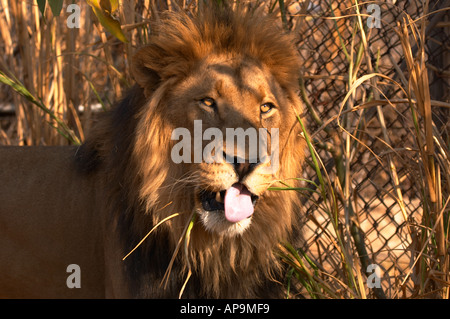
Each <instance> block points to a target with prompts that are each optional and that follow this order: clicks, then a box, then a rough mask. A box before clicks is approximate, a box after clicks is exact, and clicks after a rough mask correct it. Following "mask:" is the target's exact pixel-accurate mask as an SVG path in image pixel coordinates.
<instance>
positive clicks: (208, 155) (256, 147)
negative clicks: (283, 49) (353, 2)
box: [165, 56, 295, 236]
mask: <svg viewBox="0 0 450 319" xmlns="http://www.w3.org/2000/svg"><path fill="white" fill-rule="evenodd" d="M172 92H176V93H175V94H174V93H172V94H169V95H168V97H167V100H166V101H165V102H166V103H167V105H168V106H169V107H167V108H166V110H167V112H168V114H166V115H167V118H168V119H170V122H171V125H172V126H173V127H175V128H183V129H186V128H187V129H188V130H189V132H190V137H191V138H190V140H188V142H187V143H190V145H187V146H189V147H186V148H185V149H183V150H178V149H177V150H176V151H172V152H171V155H172V160H174V158H173V157H174V155H180V156H181V155H183V156H184V159H185V161H184V162H189V163H188V164H187V165H186V164H185V165H183V163H180V164H179V165H183V180H184V181H185V182H187V185H189V186H190V187H191V188H193V192H192V193H191V195H192V197H193V198H192V202H193V203H194V205H195V207H194V209H195V211H196V212H197V214H198V215H199V216H200V219H201V221H202V223H203V226H204V227H205V228H206V230H208V231H210V232H213V233H217V234H220V235H227V236H235V235H239V234H242V233H243V232H244V231H245V230H247V229H248V228H249V227H251V224H252V220H253V218H254V215H256V214H258V203H259V202H260V201H262V200H264V197H265V193H266V190H267V188H268V187H269V186H270V185H271V184H273V183H274V182H275V181H276V180H277V179H279V165H278V164H279V163H278V161H279V158H278V155H279V154H278V151H279V149H278V146H279V145H284V144H285V143H286V141H287V139H288V136H289V131H290V129H291V126H292V125H293V121H292V120H293V118H295V117H293V116H292V115H293V112H292V104H293V103H292V101H289V98H288V95H287V94H286V92H284V91H283V90H282V88H281V87H280V85H279V84H278V83H277V81H276V80H275V78H274V77H273V76H272V74H271V73H270V72H269V70H267V69H266V68H265V67H264V66H262V65H258V63H256V62H254V61H252V60H250V59H246V58H241V57H234V58H231V59H230V58H227V57H217V56H216V57H209V58H208V59H205V60H204V61H202V62H201V63H199V64H198V66H197V67H196V68H195V70H194V71H193V72H192V73H191V75H190V76H188V77H187V78H186V79H184V80H183V81H181V82H180V83H179V84H178V85H177V86H176V88H175V89H174V90H173V91H172ZM288 117H290V118H289V120H288ZM230 129H231V130H230ZM213 130H215V131H216V132H217V130H220V132H221V135H222V136H221V137H223V139H221V138H220V137H217V136H212V135H211V134H208V132H214V131H213ZM231 132H238V133H239V132H241V133H243V132H244V133H247V134H241V137H242V136H243V137H244V139H243V140H241V142H242V141H243V142H244V143H239V141H238V137H236V138H235V136H233V135H231V137H230V134H231ZM238 133H236V135H238ZM274 133H277V134H276V135H277V136H273V135H275V134H274ZM255 136H256V139H255ZM218 139H220V141H218ZM212 141H214V142H216V143H212ZM231 141H234V143H230V142H231ZM263 141H265V142H263ZM182 142H184V143H186V141H184V140H183V141H182ZM176 143H180V142H179V141H178V140H175V141H173V142H172V150H173V147H175V144H176ZM199 143H201V144H199ZM208 144H209V146H208ZM185 145H186V144H185ZM200 145H201V147H199V146H200ZM212 145H215V146H216V147H212ZM178 151H179V152H178ZM189 151H190V154H185V153H186V152H189ZM180 153H183V154H180ZM186 155H188V157H187V158H186ZM186 159H187V160H186Z"/></svg>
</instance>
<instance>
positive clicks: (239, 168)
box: [223, 152, 260, 180]
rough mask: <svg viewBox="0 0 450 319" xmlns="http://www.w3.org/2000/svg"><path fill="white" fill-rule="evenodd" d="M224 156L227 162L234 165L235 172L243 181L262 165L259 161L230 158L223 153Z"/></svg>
mask: <svg viewBox="0 0 450 319" xmlns="http://www.w3.org/2000/svg"><path fill="white" fill-rule="evenodd" d="M223 155H224V158H225V159H226V162H227V163H230V164H231V165H233V168H234V171H235V172H236V174H237V175H238V176H239V180H242V179H243V178H244V177H245V176H246V175H248V174H249V173H251V172H252V171H253V170H254V169H255V167H256V166H258V165H259V164H260V162H259V160H258V159H256V160H255V159H253V160H249V159H244V158H241V157H237V156H229V155H228V154H226V153H225V152H224V153H223Z"/></svg>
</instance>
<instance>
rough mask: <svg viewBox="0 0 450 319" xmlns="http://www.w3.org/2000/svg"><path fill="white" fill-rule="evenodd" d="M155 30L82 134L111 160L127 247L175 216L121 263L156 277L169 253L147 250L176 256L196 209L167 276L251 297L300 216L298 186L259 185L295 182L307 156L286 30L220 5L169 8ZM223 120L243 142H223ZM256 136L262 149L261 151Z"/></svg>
mask: <svg viewBox="0 0 450 319" xmlns="http://www.w3.org/2000/svg"><path fill="white" fill-rule="evenodd" d="M152 31H153V35H152V36H151V37H150V39H149V43H148V45H147V46H146V47H144V48H142V49H140V50H139V51H138V52H137V54H136V55H135V58H134V59H133V61H132V73H133V75H134V77H135V79H136V82H137V84H138V87H137V88H135V89H134V90H132V92H131V93H130V94H129V95H128V96H127V97H126V98H125V99H124V100H123V101H122V103H121V104H120V105H119V106H118V107H117V109H115V110H113V111H112V113H111V116H110V117H109V119H108V120H105V123H106V124H105V123H104V124H103V125H101V124H100V126H101V127H102V130H103V133H102V134H97V135H96V134H94V135H93V138H92V139H90V140H89V141H88V143H87V145H88V146H89V145H91V146H92V149H95V150H96V153H97V155H98V156H99V158H102V160H103V161H104V162H106V163H107V165H106V166H105V170H106V171H107V172H108V174H109V175H108V176H109V180H108V184H109V186H110V187H111V191H110V192H109V194H110V196H111V198H110V210H113V211H114V214H115V216H116V218H117V220H118V223H119V226H118V227H119V228H120V231H121V233H122V237H123V241H124V247H123V254H126V253H127V252H128V251H129V250H130V248H132V247H133V246H134V245H135V243H136V242H137V241H139V240H140V239H141V238H142V237H143V236H144V235H145V234H146V233H147V232H148V231H149V230H150V229H151V228H152V227H153V226H154V225H156V224H157V223H158V222H160V221H161V220H163V219H164V218H167V217H169V216H171V215H173V214H174V213H178V215H177V216H176V217H173V218H171V219H170V220H168V221H167V222H165V223H163V224H162V225H161V226H159V227H158V228H157V229H156V231H155V233H154V234H152V235H151V236H150V237H151V238H153V239H151V238H150V239H148V240H147V242H148V244H147V248H146V247H145V242H144V244H143V245H142V246H141V247H140V248H139V249H141V252H140V253H137V254H135V257H134V259H133V258H130V260H129V259H127V260H126V261H125V263H127V262H128V263H129V264H127V266H126V267H127V269H128V270H127V271H129V273H130V274H131V275H130V276H135V277H136V276H139V275H136V274H137V273H139V271H137V270H136V269H137V268H139V269H141V270H142V271H143V272H146V273H148V269H147V270H144V268H145V267H147V266H148V267H150V268H151V269H156V268H157V269H160V270H159V275H161V269H163V268H164V269H165V267H167V266H168V263H167V261H168V260H169V259H170V258H159V259H157V260H159V261H160V263H161V265H159V266H154V265H153V266H152V265H151V261H148V262H147V261H143V259H145V260H146V259H151V258H152V257H151V256H152V254H155V253H156V252H155V249H156V250H157V249H158V247H160V249H162V248H161V247H164V252H159V253H158V256H163V255H164V254H166V255H167V256H172V253H173V252H174V250H175V248H176V247H177V244H178V243H179V242H180V241H181V240H182V238H183V236H184V234H185V232H186V227H187V225H188V224H189V222H190V221H191V220H192V217H193V216H196V217H197V218H196V221H195V224H194V227H193V229H192V231H191V235H190V243H189V247H188V249H186V250H185V252H187V253H185V254H183V253H178V256H177V259H176V262H175V264H174V266H173V267H175V268H176V269H178V270H179V274H178V275H173V276H174V278H176V280H178V281H177V282H180V283H182V280H181V278H182V277H183V276H184V274H186V272H187V271H188V268H190V269H191V270H192V273H193V276H192V278H191V280H190V282H189V283H188V286H187V288H186V294H187V295H188V296H192V297H194V296H195V297H199V296H206V297H208V296H220V297H251V296H256V295H258V294H259V293H258V291H260V290H261V289H262V288H261V287H263V286H264V287H265V284H264V282H265V280H267V278H268V277H270V276H271V275H272V274H273V271H274V270H276V269H277V268H278V263H277V261H276V258H275V257H274V252H273V250H274V249H275V248H276V247H277V245H278V243H280V242H282V241H286V240H291V239H292V237H291V235H292V234H293V229H294V228H295V227H296V225H297V223H298V220H299V202H298V198H297V195H296V194H295V193H294V192H292V191H289V192H287V191H268V190H267V189H268V188H269V187H270V186H277V185H278V186H280V184H278V183H279V181H287V182H288V183H289V184H290V185H296V180H295V179H292V178H296V177H299V176H300V172H301V164H302V162H303V157H304V155H303V150H304V140H303V138H302V136H301V134H300V132H301V130H300V126H299V123H298V119H297V114H300V113H301V111H302V108H301V102H300V100H299V98H298V95H297V89H298V76H299V61H298V56H297V52H296V49H295V47H294V46H293V41H292V38H291V37H290V36H289V35H288V34H286V33H285V32H284V31H283V30H282V29H281V28H280V27H278V26H277V24H276V22H275V21H274V20H273V19H272V18H269V17H262V16H261V15H257V16H256V17H255V16H254V15H253V14H251V13H248V12H246V11H245V10H242V9H241V10H234V11H233V10H230V9H225V8H222V9H217V8H215V9H211V10H209V9H204V10H201V12H198V14H197V15H196V16H195V17H192V16H190V15H188V14H185V13H182V12H176V13H174V12H171V13H167V14H166V15H165V16H164V17H163V19H161V21H160V22H159V23H158V24H157V25H156V26H154V27H153V29H152ZM227 129H235V132H237V131H236V130H237V129H239V130H240V131H239V132H244V133H245V134H246V135H245V138H246V141H247V143H245V144H246V145H245V147H244V148H243V149H242V147H241V148H240V146H242V145H240V144H239V143H236V144H235V145H233V146H230V145H231V143H230V141H231V140H227V139H226V138H227V137H228V136H227ZM106 132H113V133H112V134H111V133H109V134H108V133H106ZM217 132H219V133H222V134H223V135H222V137H223V143H222V144H220V143H219V144H220V146H222V147H219V146H218V145H219V144H214V146H215V147H212V144H211V141H212V140H213V139H216V141H218V140H219V139H220V141H222V139H221V138H218V137H217V136H216V135H217ZM263 133H265V136H264V137H266V140H265V143H262V144H261V142H260V141H261V140H262V139H261V138H262V137H261V135H264V134H263ZM214 134H215V135H214ZM254 134H256V136H257V140H256V142H255V139H254ZM248 141H250V143H251V144H249V143H248ZM180 143H181V144H180ZM255 143H258V148H256V149H258V152H256V153H255V151H254V150H255V148H252V145H253V146H254V144H255ZM263 144H264V146H265V147H266V149H267V150H268V151H269V152H262V153H261V152H259V150H261V149H264V147H262V145H263ZM275 144H276V145H275ZM180 145H181V146H183V147H180ZM208 145H209V146H208ZM251 150H253V151H251ZM271 151H272V152H271ZM267 153H268V155H269V156H264V155H267ZM275 153H276V154H275ZM208 154H209V157H208ZM255 154H256V155H255ZM274 154H275V155H277V156H278V158H277V157H276V156H271V155H274ZM211 159H212V160H211ZM267 159H269V160H267ZM289 178H290V180H287V179H289ZM295 236H296V234H294V237H295ZM152 240H153V241H152ZM157 240H164V243H163V244H161V245H159V244H158V243H156V241H157ZM127 250H128V251H127ZM132 256H133V255H132ZM154 260H156V259H154ZM143 265H146V266H143ZM177 265H178V268H177ZM155 267H156V268H155ZM158 267H159V268H158ZM130 269H133V270H130ZM156 272H157V273H158V271H156ZM173 273H174V271H173V270H172V274H173ZM133 274H134V275H133ZM147 276H148V274H147ZM152 278H154V277H152ZM143 280H144V279H142V278H140V279H138V280H137V281H140V282H141V284H142V281H143ZM180 280H181V281H180ZM157 284H159V282H158V283H157ZM157 284H156V285H157ZM146 285H149V284H148V283H147V284H146ZM169 287H170V285H169ZM173 287H174V288H173V289H174V290H179V289H181V285H180V284H173ZM189 287H191V288H189ZM161 289H163V288H161ZM167 289H171V288H167ZM155 291H158V290H157V289H154V290H152V292H153V293H155ZM160 295H161V296H168V295H170V294H164V293H161V294H160Z"/></svg>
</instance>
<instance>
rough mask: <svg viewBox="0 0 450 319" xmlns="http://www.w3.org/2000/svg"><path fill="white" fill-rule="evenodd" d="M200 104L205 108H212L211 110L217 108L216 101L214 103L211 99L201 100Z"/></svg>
mask: <svg viewBox="0 0 450 319" xmlns="http://www.w3.org/2000/svg"><path fill="white" fill-rule="evenodd" d="M200 103H201V104H202V105H203V106H207V107H211V108H214V107H216V101H214V99H213V98H210V97H205V98H204V99H201V100H200Z"/></svg>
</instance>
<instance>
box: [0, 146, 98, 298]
mask: <svg viewBox="0 0 450 319" xmlns="http://www.w3.org/2000/svg"><path fill="white" fill-rule="evenodd" d="M75 151H76V148H75V147H0V185H1V186H0V187H1V188H0V243H1V245H0V297H3V298H5V297H10V298H91V297H97V298H101V297H104V295H105V289H104V282H105V280H104V278H105V276H104V271H105V268H104V258H103V238H102V232H101V231H100V229H101V227H100V226H101V223H100V220H101V218H100V217H101V216H100V215H99V214H98V210H97V209H96V207H95V203H97V202H98V200H97V199H96V196H98V195H100V194H99V187H97V186H96V184H97V181H96V180H94V179H91V178H86V177H80V175H79V174H77V171H76V169H75V168H74V161H73V159H74V155H75ZM11 172H13V173H14V174H11ZM62 194H64V196H62ZM70 264H77V265H79V266H80V268H81V276H82V277H81V283H82V286H81V289H77V288H74V289H69V288H68V287H67V285H66V279H67V278H68V276H69V275H70V272H69V273H68V272H66V270H67V266H69V265H70Z"/></svg>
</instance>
